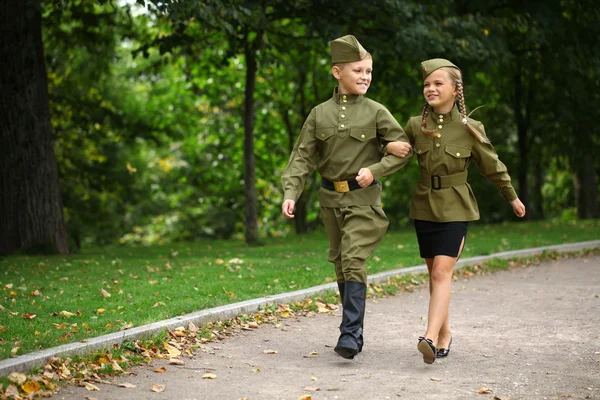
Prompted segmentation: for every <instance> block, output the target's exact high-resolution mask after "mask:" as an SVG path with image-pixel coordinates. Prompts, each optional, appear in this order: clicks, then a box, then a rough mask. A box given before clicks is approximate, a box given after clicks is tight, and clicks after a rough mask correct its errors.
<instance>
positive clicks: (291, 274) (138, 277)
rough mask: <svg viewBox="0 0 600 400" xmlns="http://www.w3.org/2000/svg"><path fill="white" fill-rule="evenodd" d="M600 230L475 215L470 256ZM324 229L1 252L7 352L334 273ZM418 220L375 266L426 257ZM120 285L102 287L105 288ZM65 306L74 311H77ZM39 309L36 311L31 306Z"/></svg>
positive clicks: (0, 320) (0, 326)
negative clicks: (481, 221)
mask: <svg viewBox="0 0 600 400" xmlns="http://www.w3.org/2000/svg"><path fill="white" fill-rule="evenodd" d="M599 238H600V220H592V221H571V222H564V221H561V222H530V223H506V224H499V225H487V226H486V225H476V224H472V225H471V227H470V230H469V235H468V238H467V244H466V247H465V250H464V253H463V256H462V257H463V258H467V257H472V256H476V255H487V254H492V253H496V252H500V251H506V250H516V249H523V248H530V247H539V246H546V245H552V244H560V243H572V242H580V241H587V240H595V239H599ZM327 247H328V242H327V238H326V236H325V235H324V234H323V233H320V232H319V233H315V234H311V235H306V236H293V237H287V238H274V239H269V240H267V241H266V242H265V245H264V246H261V247H248V246H246V245H245V244H244V243H243V242H241V241H235V240H231V241H202V242H195V243H183V244H178V245H169V246H155V247H137V248H131V247H111V248H96V249H91V250H88V251H85V252H84V253H82V254H74V255H69V256H41V257H40V256H35V257H34V256H11V257H5V258H1V259H0V305H2V307H3V309H2V308H0V359H5V358H7V357H9V356H10V355H11V350H13V349H15V348H17V347H18V350H13V351H14V352H15V353H14V354H24V353H28V352H32V351H35V350H39V349H45V348H49V347H53V346H57V345H61V344H65V343H70V342H75V341H79V340H84V339H86V338H90V337H95V336H99V335H103V334H106V333H111V332H115V331H118V330H120V329H123V328H125V327H131V326H140V325H144V324H148V323H151V322H155V321H158V320H162V319H166V318H172V317H175V316H178V315H182V314H186V313H190V312H193V311H198V310H201V309H206V308H211V307H216V306H219V305H224V304H228V303H234V302H238V301H243V300H248V299H253V298H257V297H263V296H268V295H275V294H278V293H282V292H289V291H293V290H299V289H303V288H307V287H311V286H315V285H320V284H323V283H327V282H333V280H334V272H333V267H332V266H331V265H330V264H329V263H328V262H327V259H326V254H327ZM422 263H423V261H422V259H421V258H419V254H418V246H417V242H416V237H415V234H414V232H413V230H412V229H410V228H409V229H406V230H403V231H399V232H390V233H388V234H387V235H386V237H385V239H384V240H383V242H382V243H381V245H380V247H379V249H378V250H377V252H376V253H375V256H374V257H373V258H372V259H370V260H369V261H368V263H367V267H368V271H369V274H373V273H376V272H381V271H387V270H392V269H396V268H402V267H409V266H413V265H419V264H422ZM102 289H103V290H104V291H105V292H106V293H108V294H110V297H105V296H103V295H102V293H101V290H102ZM62 311H67V312H69V313H73V314H74V315H72V316H70V317H67V316H65V315H61V312H62ZM27 314H30V316H31V315H35V318H32V319H26V318H23V316H24V315H27Z"/></svg>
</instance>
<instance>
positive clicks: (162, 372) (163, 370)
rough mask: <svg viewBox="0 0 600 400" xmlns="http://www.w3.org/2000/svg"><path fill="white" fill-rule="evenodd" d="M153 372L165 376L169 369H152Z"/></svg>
mask: <svg viewBox="0 0 600 400" xmlns="http://www.w3.org/2000/svg"><path fill="white" fill-rule="evenodd" d="M152 371H154V372H158V373H159V374H164V373H165V372H167V369H166V368H165V367H160V368H152Z"/></svg>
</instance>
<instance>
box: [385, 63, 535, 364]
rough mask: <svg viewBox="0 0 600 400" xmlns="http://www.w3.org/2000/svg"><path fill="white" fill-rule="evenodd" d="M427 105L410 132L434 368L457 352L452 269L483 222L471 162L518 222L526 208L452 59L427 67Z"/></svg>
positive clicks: (426, 345) (425, 339) (397, 149)
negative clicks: (471, 226) (453, 348)
mask: <svg viewBox="0 0 600 400" xmlns="http://www.w3.org/2000/svg"><path fill="white" fill-rule="evenodd" d="M421 70H422V72H423V96H425V101H426V102H427V104H425V107H424V108H423V113H422V114H421V115H420V116H416V117H412V118H411V119H410V120H409V121H408V124H407V126H406V128H405V132H406V134H407V135H408V137H409V139H410V141H411V143H412V145H413V149H414V153H415V154H416V155H417V157H418V160H419V169H420V172H421V178H420V180H419V182H418V183H417V185H416V187H415V189H414V192H413V196H412V201H411V205H410V217H411V218H412V219H414V224H415V231H416V233H417V240H418V242H419V250H420V253H421V257H423V258H424V259H425V262H426V263H427V269H428V271H429V293H430V300H429V313H428V320H427V321H428V322H427V331H426V332H425V334H424V335H423V336H421V337H419V344H418V347H417V348H418V350H419V351H420V352H421V353H422V354H423V361H425V363H427V364H432V363H433V362H434V361H435V359H436V358H438V357H446V356H448V354H449V353H450V345H451V343H452V335H451V332H450V325H449V323H448V308H449V305H450V285H451V282H452V271H453V268H454V265H455V264H456V261H457V260H458V258H459V256H460V253H461V252H462V249H463V247H464V244H465V238H466V236H467V228H468V223H469V221H475V220H478V219H479V209H478V207H477V201H476V200H475V196H474V194H473V191H472V190H471V186H470V185H469V184H468V183H467V170H468V167H469V164H470V163H471V160H474V161H475V162H476V163H477V164H478V165H479V169H480V171H481V173H482V174H483V175H484V176H485V177H487V178H488V179H489V180H490V181H491V182H492V183H493V184H494V185H495V186H496V187H497V188H498V189H499V190H500V191H501V192H502V194H503V195H504V197H505V198H506V199H507V200H508V201H509V202H510V204H511V206H512V208H513V210H514V212H515V214H516V215H517V216H518V217H523V216H524V215H525V206H524V205H523V203H522V202H521V200H519V198H518V197H517V194H516V192H515V190H514V188H513V186H512V184H511V179H510V176H509V175H508V173H507V170H506V166H505V165H504V164H503V163H502V162H501V161H500V160H499V159H498V154H497V153H496V151H495V150H494V148H493V147H492V145H491V144H490V141H489V139H488V138H487V137H486V135H485V131H484V128H483V124H481V122H479V121H475V120H473V119H471V118H469V117H467V110H466V107H465V98H464V93H463V82H462V75H461V71H460V69H459V68H458V67H457V66H456V65H454V64H453V63H451V62H450V61H448V60H445V59H440V58H437V59H432V60H428V61H424V62H423V63H421ZM386 151H387V152H388V153H389V154H393V155H396V156H401V155H402V154H403V153H404V151H403V149H402V146H401V145H400V144H397V143H393V142H392V143H388V145H387V148H386Z"/></svg>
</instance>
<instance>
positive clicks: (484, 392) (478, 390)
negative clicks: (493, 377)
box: [475, 387, 492, 394]
mask: <svg viewBox="0 0 600 400" xmlns="http://www.w3.org/2000/svg"><path fill="white" fill-rule="evenodd" d="M475 393H477V394H490V393H492V389H490V388H486V387H484V388H481V389H477V390H476V391H475Z"/></svg>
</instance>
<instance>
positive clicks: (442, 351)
mask: <svg viewBox="0 0 600 400" xmlns="http://www.w3.org/2000/svg"><path fill="white" fill-rule="evenodd" d="M451 344H452V337H450V343H448V348H447V349H444V348H440V349H438V351H437V356H438V358H441V357H448V354H450V345H451Z"/></svg>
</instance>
